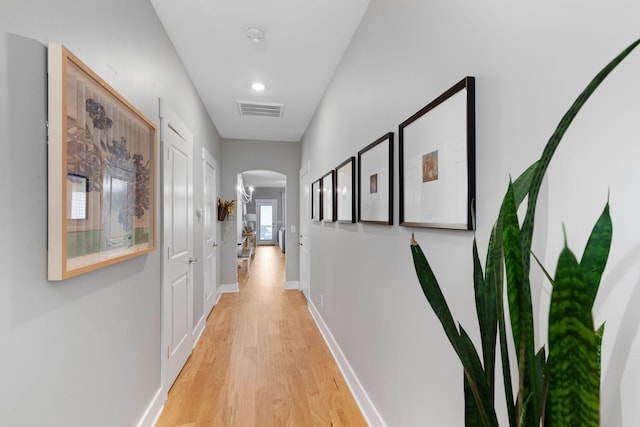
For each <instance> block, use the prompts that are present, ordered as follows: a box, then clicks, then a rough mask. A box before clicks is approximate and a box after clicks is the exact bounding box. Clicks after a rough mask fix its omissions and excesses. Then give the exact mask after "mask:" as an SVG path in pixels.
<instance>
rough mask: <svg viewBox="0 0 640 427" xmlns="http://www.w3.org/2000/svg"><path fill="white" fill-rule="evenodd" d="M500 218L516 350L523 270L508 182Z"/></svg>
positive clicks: (519, 343)
mask: <svg viewBox="0 0 640 427" xmlns="http://www.w3.org/2000/svg"><path fill="white" fill-rule="evenodd" d="M500 213H501V218H502V238H503V242H502V246H503V250H504V263H505V267H506V273H507V297H508V300H509V314H510V315H511V330H512V332H513V339H514V345H515V348H516V351H517V352H519V349H520V348H521V347H522V346H523V345H524V343H523V338H522V337H523V331H522V327H521V323H522V321H521V319H522V316H523V313H522V300H523V295H522V287H523V283H524V272H523V268H522V250H521V248H520V224H519V223H518V216H517V212H516V205H515V200H514V197H513V185H512V184H511V183H509V189H508V190H507V194H506V195H505V197H504V200H503V202H502V208H501V209H500Z"/></svg>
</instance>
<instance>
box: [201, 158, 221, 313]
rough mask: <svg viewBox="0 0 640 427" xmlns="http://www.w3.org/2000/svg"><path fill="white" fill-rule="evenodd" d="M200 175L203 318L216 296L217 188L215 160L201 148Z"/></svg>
mask: <svg viewBox="0 0 640 427" xmlns="http://www.w3.org/2000/svg"><path fill="white" fill-rule="evenodd" d="M202 168H203V171H202V176H203V177H204V182H203V185H204V186H203V190H202V192H203V196H202V197H203V199H202V200H204V209H203V212H202V216H203V227H202V233H203V236H202V242H203V250H202V253H203V258H204V259H203V260H202V269H203V275H202V277H203V278H204V315H205V318H206V317H207V316H208V315H209V313H210V312H211V309H212V308H213V306H214V305H215V303H216V298H217V267H216V264H217V260H216V258H217V253H218V240H217V231H218V227H217V222H216V218H217V209H218V208H217V205H216V200H217V190H216V161H215V159H214V158H213V156H211V154H209V152H208V151H207V150H206V149H204V148H203V149H202Z"/></svg>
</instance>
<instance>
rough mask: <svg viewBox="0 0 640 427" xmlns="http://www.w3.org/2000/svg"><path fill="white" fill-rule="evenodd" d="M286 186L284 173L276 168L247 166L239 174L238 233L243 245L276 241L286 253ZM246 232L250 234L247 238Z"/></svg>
mask: <svg viewBox="0 0 640 427" xmlns="http://www.w3.org/2000/svg"><path fill="white" fill-rule="evenodd" d="M286 188H287V177H286V175H284V174H282V173H279V172H276V171H269V170H249V171H245V172H242V173H240V174H238V215H237V233H238V241H239V242H243V247H244V246H245V245H246V244H250V245H256V246H257V245H277V246H279V247H280V249H281V250H282V252H284V253H286V226H287V190H286ZM247 235H250V236H251V239H250V240H251V241H249V242H247V239H246V237H247ZM240 255H242V254H240ZM245 255H246V254H245Z"/></svg>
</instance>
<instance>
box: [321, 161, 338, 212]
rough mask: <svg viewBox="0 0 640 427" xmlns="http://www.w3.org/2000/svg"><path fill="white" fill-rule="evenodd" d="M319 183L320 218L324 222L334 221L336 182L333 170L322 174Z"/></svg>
mask: <svg viewBox="0 0 640 427" xmlns="http://www.w3.org/2000/svg"><path fill="white" fill-rule="evenodd" d="M320 183H321V186H322V220H323V221H325V222H334V221H335V220H336V209H335V207H336V205H335V203H334V200H335V194H336V184H335V179H334V171H331V172H329V173H327V174H326V175H324V176H323V177H322V180H321V181H320Z"/></svg>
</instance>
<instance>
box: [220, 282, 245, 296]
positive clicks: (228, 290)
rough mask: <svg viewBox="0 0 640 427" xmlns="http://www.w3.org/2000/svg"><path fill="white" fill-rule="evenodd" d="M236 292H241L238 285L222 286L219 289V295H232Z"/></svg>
mask: <svg viewBox="0 0 640 427" xmlns="http://www.w3.org/2000/svg"><path fill="white" fill-rule="evenodd" d="M234 292H240V287H238V284H237V283H230V284H228V285H220V286H219V287H218V295H222V294H231V293H234Z"/></svg>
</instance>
